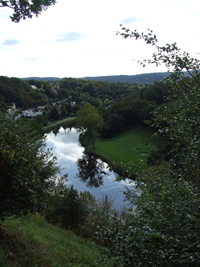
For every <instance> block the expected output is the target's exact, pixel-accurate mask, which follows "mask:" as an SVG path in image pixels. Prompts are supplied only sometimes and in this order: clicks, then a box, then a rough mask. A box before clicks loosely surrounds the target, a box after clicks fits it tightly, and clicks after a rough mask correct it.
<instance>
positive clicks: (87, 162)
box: [76, 151, 106, 187]
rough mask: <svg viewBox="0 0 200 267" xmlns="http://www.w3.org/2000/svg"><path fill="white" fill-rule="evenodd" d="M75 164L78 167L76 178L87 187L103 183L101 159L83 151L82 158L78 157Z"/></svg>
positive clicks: (103, 172) (103, 166)
mask: <svg viewBox="0 0 200 267" xmlns="http://www.w3.org/2000/svg"><path fill="white" fill-rule="evenodd" d="M76 164H77V167H78V173H77V174H76V178H79V179H80V180H81V181H83V182H84V183H85V184H86V186H87V187H99V186H101V185H103V177H104V176H105V175H106V172H105V171H104V169H105V164H104V162H103V161H101V160H99V159H97V158H96V157H95V156H94V155H92V154H89V153H87V152H86V151H84V152H83V156H82V158H81V159H78V160H77V163H76Z"/></svg>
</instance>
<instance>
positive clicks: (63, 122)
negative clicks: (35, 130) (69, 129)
mask: <svg viewBox="0 0 200 267" xmlns="http://www.w3.org/2000/svg"><path fill="white" fill-rule="evenodd" d="M74 120H75V117H68V118H66V119H63V120H59V121H55V122H52V123H49V124H48V125H47V126H44V127H42V129H43V130H44V131H45V132H46V131H50V130H53V129H54V128H56V127H58V126H64V125H68V124H70V123H72V122H73V121H74Z"/></svg>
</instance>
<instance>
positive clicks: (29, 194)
mask: <svg viewBox="0 0 200 267" xmlns="http://www.w3.org/2000/svg"><path fill="white" fill-rule="evenodd" d="M3 122H4V123H1V124H0V219H1V220H4V219H6V218H7V217H9V216H13V215H14V216H21V215H24V214H27V213H29V212H36V211H41V210H44V209H45V208H46V206H47V204H48V201H49V199H50V197H51V196H52V194H56V193H55V192H56V191H57V190H58V187H59V186H61V187H62V185H63V186H64V183H63V182H62V179H61V180H60V179H58V177H57V173H58V172H59V167H58V166H57V165H56V158H55V157H53V155H52V154H51V153H50V151H49V150H47V149H45V138H44V136H43V135H41V134H38V133H37V132H36V131H34V130H33V129H31V128H30V126H29V125H28V123H26V122H23V123H22V124H21V123H20V119H18V120H15V119H14V118H11V119H10V118H6V119H4V120H3Z"/></svg>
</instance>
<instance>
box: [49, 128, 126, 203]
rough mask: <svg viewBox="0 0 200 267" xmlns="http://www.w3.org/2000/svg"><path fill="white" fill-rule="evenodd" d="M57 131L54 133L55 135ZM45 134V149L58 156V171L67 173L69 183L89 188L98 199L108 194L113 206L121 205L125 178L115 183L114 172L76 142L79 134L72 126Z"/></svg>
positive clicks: (81, 187)
mask: <svg viewBox="0 0 200 267" xmlns="http://www.w3.org/2000/svg"><path fill="white" fill-rule="evenodd" d="M54 133H56V135H55V134H54ZM54 133H53V131H52V132H51V133H48V134H47V148H52V153H53V154H54V156H56V157H57V161H58V165H59V166H61V167H62V168H63V170H62V171H61V174H62V175H64V174H66V173H68V178H67V179H68V182H67V184H68V185H72V184H73V186H74V188H75V189H77V190H78V191H79V192H80V191H82V192H83V191H89V192H90V193H91V194H92V195H94V196H96V197H97V198H102V197H103V196H105V195H107V196H108V198H109V199H114V201H115V208H120V207H121V206H123V205H124V204H123V199H124V195H123V191H124V190H125V187H126V186H129V181H128V179H126V180H124V181H121V182H114V180H115V177H116V175H117V174H116V173H114V172H113V171H109V170H108V169H107V164H106V163H104V162H102V161H101V160H100V159H97V158H95V157H94V156H92V155H89V154H87V153H86V152H85V149H84V148H83V147H82V146H81V145H80V143H79V133H77V132H76V131H75V129H74V128H66V129H65V130H64V129H63V128H60V129H59V130H58V129H57V130H56V132H55V131H54Z"/></svg>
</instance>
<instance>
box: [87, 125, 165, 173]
mask: <svg viewBox="0 0 200 267" xmlns="http://www.w3.org/2000/svg"><path fill="white" fill-rule="evenodd" d="M153 133H154V130H153V129H151V128H149V127H145V126H138V127H135V128H133V129H131V130H129V131H126V132H124V133H122V134H120V135H118V136H116V137H113V138H108V139H103V138H100V139H98V140H96V143H95V150H93V149H92V147H91V145H89V146H87V150H88V151H90V152H93V153H95V154H97V155H99V156H100V157H102V158H104V159H105V160H106V161H107V162H108V163H109V164H112V163H113V162H115V163H116V164H122V163H128V162H132V163H133V164H135V165H137V166H138V165H139V162H140V160H142V161H143V165H142V168H147V158H148V156H149V155H150V153H151V151H155V150H157V145H164V144H165V141H164V140H161V139H158V138H156V137H153V138H151V136H152V135H153ZM146 139H149V140H148V144H147V145H142V143H145V142H146ZM125 169H126V167H125ZM133 169H135V168H132V170H133ZM136 170H137V168H136Z"/></svg>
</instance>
